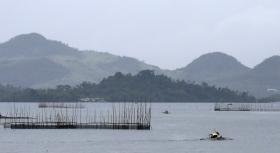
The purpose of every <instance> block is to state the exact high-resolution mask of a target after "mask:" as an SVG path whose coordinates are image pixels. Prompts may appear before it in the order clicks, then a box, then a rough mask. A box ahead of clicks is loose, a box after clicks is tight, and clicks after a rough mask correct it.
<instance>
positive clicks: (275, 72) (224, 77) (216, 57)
mask: <svg viewBox="0 0 280 153" xmlns="http://www.w3.org/2000/svg"><path fill="white" fill-rule="evenodd" d="M171 76H173V77H174V78H177V79H183V80H190V81H196V82H207V83H209V84H212V85H215V86H220V87H228V88H231V89H235V90H239V91H247V92H249V93H250V94H252V95H254V96H257V97H264V96H268V95H271V94H275V93H270V92H269V89H280V56H273V57H271V58H268V59H266V60H265V61H263V62H262V63H261V64H259V65H257V66H256V67H254V68H253V69H250V68H248V67H246V66H244V65H242V64H241V63H240V62H239V61H237V60H236V59H235V58H234V57H232V56H229V55H226V54H224V53H218V52H215V53H209V54H205V55H202V56H201V57H199V58H198V59H196V60H194V61H193V62H192V63H191V64H189V65H187V66H186V67H184V68H181V69H177V70H175V71H174V73H172V74H171Z"/></svg>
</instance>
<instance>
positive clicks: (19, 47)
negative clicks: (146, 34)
mask: <svg viewBox="0 0 280 153" xmlns="http://www.w3.org/2000/svg"><path fill="white" fill-rule="evenodd" d="M145 69H151V70H159V68H157V67H155V66H151V65H148V64H146V63H144V62H141V61H139V60H137V59H134V58H130V57H120V56H115V55H112V54H109V53H101V52H96V51H80V50H78V49H75V48H72V47H69V46H68V45H66V44H64V43H62V42H59V41H53V40H48V39H46V38H45V37H43V36H42V35H40V34H37V33H31V34H24V35H19V36H16V37H14V38H12V39H10V40H9V41H7V42H5V43H2V44H0V74H1V75H0V83H2V84H12V85H18V86H24V87H53V86H55V85H58V84H70V85H73V84H78V83H81V82H82V81H91V82H99V81H101V80H102V79H103V78H104V77H107V76H109V75H112V74H114V73H116V72H123V73H133V74H136V73H137V72H139V71H141V70H145Z"/></svg>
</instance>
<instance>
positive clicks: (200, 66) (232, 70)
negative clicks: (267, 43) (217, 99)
mask: <svg viewBox="0 0 280 153" xmlns="http://www.w3.org/2000/svg"><path fill="white" fill-rule="evenodd" d="M249 70H250V68H248V67H246V66H244V65H242V64H241V63H240V62H239V61H237V60H236V59H235V58H234V57H232V56H229V55H226V54H224V53H220V52H214V53H209V54H205V55H202V56H200V57H199V58H197V59H196V60H194V61H193V62H192V63H190V64H189V65H187V66H186V67H184V68H181V69H177V70H175V72H174V74H175V76H174V77H177V78H178V79H184V80H192V81H198V82H201V81H204V82H209V83H212V82H215V81H216V80H220V79H223V78H225V77H233V76H236V75H239V74H243V73H245V72H247V71H249Z"/></svg>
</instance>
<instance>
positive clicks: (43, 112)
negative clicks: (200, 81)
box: [2, 102, 151, 130]
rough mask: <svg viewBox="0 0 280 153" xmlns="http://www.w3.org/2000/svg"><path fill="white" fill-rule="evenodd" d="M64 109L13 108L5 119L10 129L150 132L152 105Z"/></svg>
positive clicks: (68, 106) (71, 107)
mask: <svg viewBox="0 0 280 153" xmlns="http://www.w3.org/2000/svg"><path fill="white" fill-rule="evenodd" d="M64 106H65V107H39V110H38V111H37V112H32V111H30V109H26V108H17V107H14V108H13V109H12V111H11V112H10V113H8V114H7V116H2V117H3V118H2V120H4V122H3V125H4V128H11V129H131V130H150V129H151V104H150V103H146V102H143V103H117V104H116V103H113V104H112V106H111V108H110V109H108V110H102V111H97V110H94V111H92V110H90V111H89V110H88V109H86V108H83V107H75V106H77V104H64Z"/></svg>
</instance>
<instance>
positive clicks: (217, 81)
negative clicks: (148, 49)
mask: <svg viewBox="0 0 280 153" xmlns="http://www.w3.org/2000/svg"><path fill="white" fill-rule="evenodd" d="M142 70H154V71H155V72H156V74H165V75H167V76H169V77H172V78H173V79H180V80H185V81H191V82H192V81H195V82H198V83H201V82H207V83H208V84H210V85H215V86H218V87H227V88H230V89H234V90H239V91H248V92H249V93H250V94H252V95H254V96H257V97H264V96H268V95H272V94H279V92H271V91H280V90H279V89H280V56H273V57H271V58H268V59H266V60H265V61H263V62H262V63H261V64H259V65H257V66H256V67H254V68H252V69H251V68H248V67H246V66H244V65H243V64H241V63H240V62H239V61H238V60H237V59H235V58H234V57H232V56H229V55H227V54H224V53H220V52H214V53H208V54H205V55H202V56H200V57H199V58H197V59H195V60H194V61H193V62H192V63H190V64H189V65H187V66H186V67H183V68H180V69H177V70H162V69H160V68H158V67H156V66H153V65H149V64H146V63H144V62H141V61H139V60H137V59H134V58H130V57H121V56H116V55H112V54H109V53H104V52H96V51H81V50H78V49H76V48H73V47H69V46H68V45H66V44H64V43H62V42H59V41H54V40H49V39H47V38H45V37H44V36H42V35H40V34H37V33H30V34H24V35H19V36H16V37H14V38H12V39H10V40H9V41H7V42H4V43H1V44H0V84H12V85H16V86H23V87H35V88H36V87H54V86H56V85H60V84H69V85H76V84H79V83H81V82H83V81H90V82H95V83H98V82H100V81H101V80H102V79H103V78H105V77H108V76H110V75H113V74H115V73H116V72H122V73H124V74H127V73H132V74H137V73H138V72H139V71H142Z"/></svg>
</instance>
